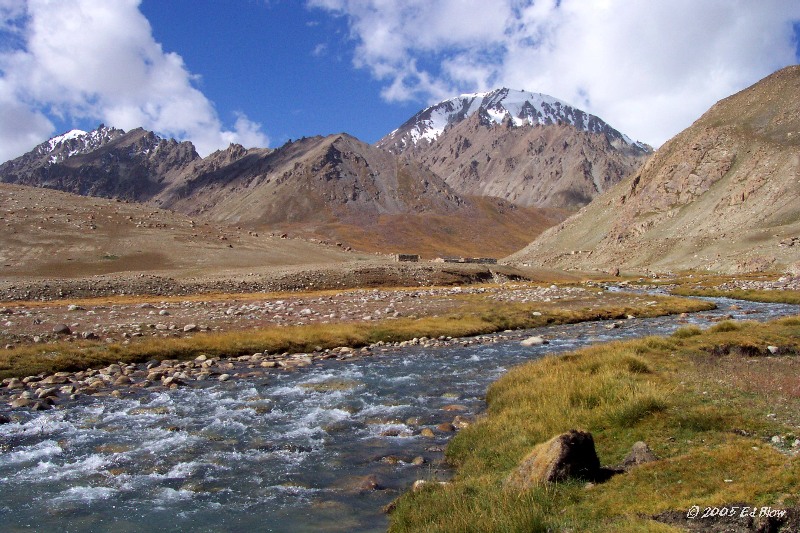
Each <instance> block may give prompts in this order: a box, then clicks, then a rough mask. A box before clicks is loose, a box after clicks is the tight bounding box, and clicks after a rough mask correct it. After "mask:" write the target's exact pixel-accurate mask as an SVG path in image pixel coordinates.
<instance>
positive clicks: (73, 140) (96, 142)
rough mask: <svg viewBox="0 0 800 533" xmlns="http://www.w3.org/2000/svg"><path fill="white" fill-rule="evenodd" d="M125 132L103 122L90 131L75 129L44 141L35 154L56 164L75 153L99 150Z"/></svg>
mask: <svg viewBox="0 0 800 533" xmlns="http://www.w3.org/2000/svg"><path fill="white" fill-rule="evenodd" d="M124 134H125V132H124V131H123V130H118V129H116V128H109V127H107V126H105V125H103V124H100V126H98V127H97V129H94V130H92V131H89V132H86V131H83V130H78V129H74V130H70V131H68V132H66V133H62V134H61V135H57V136H55V137H53V138H52V139H50V140H48V141H45V142H43V143H42V144H40V145H39V146H37V147H36V148H34V149H33V154H35V155H36V156H37V157H46V158H47V164H48V165H55V164H57V163H62V162H64V161H65V160H66V159H68V158H70V157H73V156H75V155H80V154H88V153H89V152H92V151H94V150H97V149H98V148H100V147H101V146H103V145H105V144H106V143H108V142H109V141H111V140H113V139H115V138H116V137H119V136H120V135H124Z"/></svg>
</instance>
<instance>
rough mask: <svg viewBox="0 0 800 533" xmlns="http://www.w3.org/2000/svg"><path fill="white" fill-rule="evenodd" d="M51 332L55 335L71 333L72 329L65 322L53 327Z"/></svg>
mask: <svg viewBox="0 0 800 533" xmlns="http://www.w3.org/2000/svg"><path fill="white" fill-rule="evenodd" d="M53 333H55V334H56V335H72V330H71V329H70V328H69V326H68V325H66V324H59V325H58V326H55V327H53Z"/></svg>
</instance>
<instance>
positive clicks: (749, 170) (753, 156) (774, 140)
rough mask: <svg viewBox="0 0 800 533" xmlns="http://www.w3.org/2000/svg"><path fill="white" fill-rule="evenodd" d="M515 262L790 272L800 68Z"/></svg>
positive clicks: (796, 241)
mask: <svg viewBox="0 0 800 533" xmlns="http://www.w3.org/2000/svg"><path fill="white" fill-rule="evenodd" d="M509 261H510V262H515V263H526V264H536V265H547V266H550V267H557V268H574V269H608V268H615V267H622V268H623V269H626V268H627V269H639V270H641V269H645V268H650V269H654V270H669V269H687V268H691V269H709V270H714V271H724V272H743V271H757V270H767V269H783V268H786V267H787V266H789V267H791V265H796V264H797V262H798V261H800V66H793V67H788V68H786V69H783V70H780V71H778V72H776V73H774V74H772V75H771V76H768V77H767V78H765V79H763V80H762V81H760V82H758V83H757V84H755V85H753V86H751V87H749V88H747V89H745V90H743V91H741V92H739V93H737V94H734V95H733V96H730V97H728V98H726V99H724V100H721V101H720V102H718V103H717V104H716V105H714V106H713V107H712V108H711V109H710V110H709V111H708V112H706V113H705V114H704V115H703V116H702V117H701V118H700V119H699V120H697V121H696V122H695V123H694V124H693V125H692V126H691V127H689V128H688V129H686V130H684V131H683V132H681V133H680V134H678V135H677V136H675V137H674V138H672V139H671V140H670V141H668V142H667V143H666V144H664V146H662V147H661V148H660V149H659V150H658V151H657V152H656V154H655V155H654V156H653V157H652V158H651V159H650V160H649V161H648V162H647V164H646V165H644V167H643V168H642V169H641V170H640V171H639V172H637V173H636V174H635V175H632V176H630V177H629V178H627V179H626V180H624V181H623V182H622V183H620V184H619V185H617V186H616V187H614V188H613V189H612V190H611V191H609V192H608V193H607V194H605V195H603V196H601V197H600V198H597V199H596V200H595V201H594V202H592V203H591V204H589V205H588V206H587V207H585V208H584V209H583V210H581V211H580V212H579V213H578V214H577V215H575V216H574V217H572V218H570V219H568V220H567V221H565V222H563V223H562V224H559V225H558V226H557V227H554V228H551V229H550V230H549V231H547V232H546V233H544V234H543V235H542V236H541V237H540V238H538V239H537V240H536V241H534V242H533V243H531V244H530V245H529V246H528V247H526V248H525V249H524V250H522V251H520V252H519V253H517V254H514V255H513V256H511V257H510V258H509Z"/></svg>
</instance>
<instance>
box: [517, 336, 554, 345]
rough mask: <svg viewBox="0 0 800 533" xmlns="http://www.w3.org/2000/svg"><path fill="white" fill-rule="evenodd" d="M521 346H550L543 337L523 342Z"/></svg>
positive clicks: (529, 338)
mask: <svg viewBox="0 0 800 533" xmlns="http://www.w3.org/2000/svg"><path fill="white" fill-rule="evenodd" d="M520 344H521V345H522V346H541V345H542V344H548V342H547V341H546V340H544V339H543V338H542V337H539V336H533V337H528V338H527V339H525V340H523V341H521V342H520Z"/></svg>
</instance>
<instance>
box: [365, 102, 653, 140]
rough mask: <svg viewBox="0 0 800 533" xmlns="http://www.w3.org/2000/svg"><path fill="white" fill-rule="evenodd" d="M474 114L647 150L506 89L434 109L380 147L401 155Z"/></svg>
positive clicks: (574, 113)
mask: <svg viewBox="0 0 800 533" xmlns="http://www.w3.org/2000/svg"><path fill="white" fill-rule="evenodd" d="M475 113H480V117H481V120H482V121H483V122H484V123H485V124H486V125H491V124H492V123H494V124H502V123H503V122H504V121H509V122H510V124H511V125H513V126H516V127H520V126H526V125H528V126H536V125H542V126H545V125H549V124H569V125H572V126H574V127H575V128H577V129H579V130H583V131H587V132H590V133H604V134H606V135H607V136H608V137H609V139H610V140H611V141H612V142H613V141H616V142H617V143H625V144H627V145H630V146H636V147H637V148H640V149H642V150H647V149H648V147H646V146H645V145H643V144H641V143H634V142H633V141H631V139H630V138H629V137H627V136H626V135H623V134H622V133H620V132H619V131H617V130H615V129H614V128H612V127H611V126H609V125H608V124H606V123H605V122H604V121H603V120H601V119H600V118H598V117H596V116H594V115H591V114H589V113H586V112H585V111H582V110H580V109H578V108H575V107H573V106H571V105H569V104H567V103H566V102H564V101H563V100H559V99H558V98H554V97H552V96H549V95H546V94H542V93H533V92H528V91H520V90H514V89H508V88H505V87H504V88H501V89H495V90H492V91H488V92H481V93H471V94H462V95H460V96H457V97H455V98H451V99H449V100H444V101H442V102H439V103H438V104H435V105H432V106H430V107H428V108H426V109H424V110H422V111H420V112H419V113H417V114H416V115H414V116H413V117H411V119H409V120H408V121H407V122H406V123H405V124H403V125H402V126H400V127H399V128H398V129H396V130H394V131H393V132H392V133H390V134H389V135H387V136H386V137H384V138H383V139H381V140H380V141H379V142H378V146H381V147H383V148H386V149H388V150H389V151H391V152H394V153H401V152H403V151H404V150H406V149H408V148H411V147H415V146H417V145H418V144H420V143H425V144H429V143H432V142H434V141H435V140H436V139H438V138H439V136H440V135H441V134H442V133H443V132H444V130H445V129H446V128H447V127H448V126H450V125H452V124H455V123H458V122H461V121H462V120H464V119H466V118H469V117H471V116H472V115H474V114H475Z"/></svg>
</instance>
